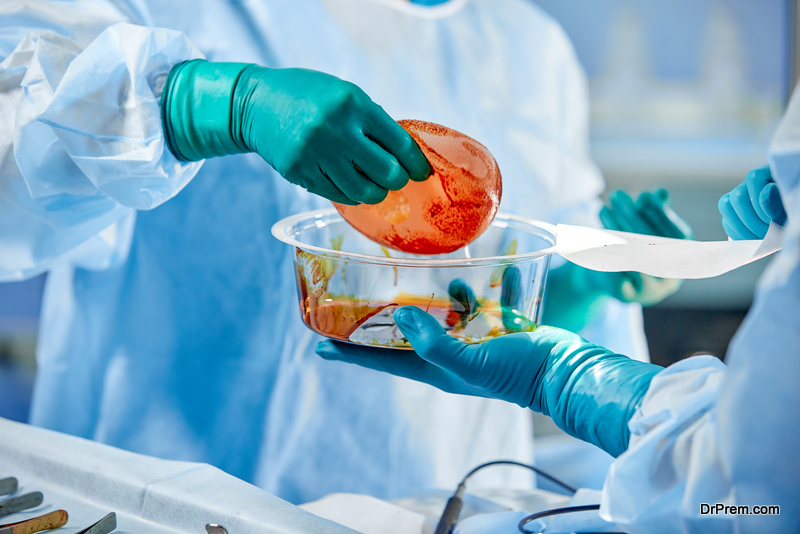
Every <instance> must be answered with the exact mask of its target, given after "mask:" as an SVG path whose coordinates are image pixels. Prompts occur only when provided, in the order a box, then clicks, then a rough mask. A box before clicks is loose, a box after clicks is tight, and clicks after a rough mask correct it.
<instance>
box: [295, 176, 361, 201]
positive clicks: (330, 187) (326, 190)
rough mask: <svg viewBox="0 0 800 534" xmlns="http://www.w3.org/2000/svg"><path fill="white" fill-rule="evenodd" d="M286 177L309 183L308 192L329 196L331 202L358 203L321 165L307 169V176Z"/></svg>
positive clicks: (297, 181) (301, 182)
mask: <svg viewBox="0 0 800 534" xmlns="http://www.w3.org/2000/svg"><path fill="white" fill-rule="evenodd" d="M286 178H287V179H288V180H289V181H290V182H292V183H295V184H308V185H307V186H306V190H308V192H310V193H314V194H315V195H319V196H321V197H324V198H327V199H328V200H330V201H331V202H336V203H339V204H346V205H348V206H355V205H357V204H358V202H357V201H355V200H353V199H351V198H350V197H348V196H347V195H346V194H344V192H342V190H341V189H339V188H338V187H337V186H336V184H334V183H333V181H332V180H331V179H330V178H329V177H328V175H327V174H325V171H324V170H322V168H321V167H319V166H318V167H317V168H316V169H314V170H307V171H306V176H303V177H298V176H287V177H286Z"/></svg>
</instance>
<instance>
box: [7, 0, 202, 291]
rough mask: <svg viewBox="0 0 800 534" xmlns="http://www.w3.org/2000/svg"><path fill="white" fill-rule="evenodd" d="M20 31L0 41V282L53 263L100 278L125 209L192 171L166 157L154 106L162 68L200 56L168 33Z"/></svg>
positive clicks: (127, 217)
mask: <svg viewBox="0 0 800 534" xmlns="http://www.w3.org/2000/svg"><path fill="white" fill-rule="evenodd" d="M53 9H60V7H58V6H55V7H54V8H53ZM72 15H73V16H75V17H80V16H84V15H81V14H80V13H72ZM42 16H43V17H44V16H45V15H42ZM85 17H90V15H89V14H88V13H87V14H86V15H85ZM7 20H8V19H7ZM12 20H13V19H12ZM18 20H20V21H21V22H20V27H18V28H15V29H16V31H7V32H0V52H2V53H7V51H10V52H8V53H7V55H5V57H3V59H2V62H1V63H0V117H1V119H0V120H2V128H0V168H1V169H2V172H0V281H4V280H19V279H24V278H28V277H31V276H34V275H36V274H39V273H41V272H44V271H46V270H48V269H49V268H50V267H52V266H53V265H54V264H56V263H58V262H61V261H71V262H73V263H75V264H76V265H80V266H83V267H89V268H98V269H99V268H104V267H108V266H109V265H111V264H113V263H114V262H115V261H118V260H119V259H121V258H123V257H124V256H125V255H126V254H127V247H128V246H129V242H130V235H131V232H132V228H133V222H134V220H135V210H147V209H151V208H154V207H156V206H158V205H160V204H162V203H163V202H165V201H166V200H168V199H170V198H172V197H173V196H174V195H176V194H177V193H178V192H179V191H180V190H181V189H182V188H183V187H184V186H185V185H186V184H187V183H188V182H189V180H191V178H192V177H193V176H194V175H195V174H196V172H197V170H198V169H199V167H200V165H201V163H200V162H198V163H186V162H180V161H178V160H177V159H176V158H175V157H174V156H173V155H172V154H171V153H170V151H169V149H168V148H167V146H166V143H165V141H164V131H163V128H162V122H161V102H160V100H161V91H162V89H163V86H164V81H165V79H166V77H167V75H168V73H169V71H170V69H171V67H172V66H173V65H175V64H176V63H178V62H181V61H184V60H187V59H192V58H198V57H201V54H200V52H199V51H198V50H197V49H196V48H195V47H194V46H193V45H192V44H191V43H190V42H189V41H188V39H187V38H186V37H185V36H184V35H183V34H182V33H180V32H176V31H172V30H167V29H157V28H148V27H144V26H136V25H133V24H128V23H117V24H111V25H108V26H101V27H100V28H98V29H97V33H96V34H95V35H91V28H90V27H87V25H86V24H83V25H82V26H81V28H79V29H76V30H75V31H72V29H71V28H65V27H64V26H63V25H61V26H58V27H57V29H59V31H60V33H59V31H53V30H52V29H51V30H41V29H36V26H37V25H36V24H34V25H33V29H30V28H27V31H23V30H26V26H30V19H28V18H25V17H18ZM67 20H70V19H69V18H67ZM74 20H76V21H82V19H80V18H75V19H74ZM54 24H55V23H53V24H51V23H49V22H48V21H46V20H44V21H43V22H42V23H41V24H40V25H38V26H39V27H41V28H51V27H53V26H54ZM75 24H76V25H77V24H82V22H75ZM20 34H23V36H22V38H21V40H20V37H19V35H20ZM87 34H90V35H89V36H88V37H87ZM65 35H70V37H66V36H65ZM15 41H16V42H15Z"/></svg>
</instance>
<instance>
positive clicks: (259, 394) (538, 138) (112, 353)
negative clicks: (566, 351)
mask: <svg viewBox="0 0 800 534" xmlns="http://www.w3.org/2000/svg"><path fill="white" fill-rule="evenodd" d="M2 12H5V13H4V14H3V15H2V17H0V20H2V23H1V24H2V26H3V31H2V32H0V58H2V59H3V61H2V63H0V116H2V121H3V125H4V128H2V129H0V162H1V163H0V164H1V165H2V181H1V182H0V280H14V279H22V278H25V277H29V276H33V275H35V274H38V273H40V272H43V271H49V276H48V280H47V286H46V290H45V295H44V302H43V312H42V318H41V325H40V335H39V347H38V356H37V358H38V371H37V378H36V387H35V393H34V399H33V407H32V416H31V420H32V423H34V424H36V425H41V426H45V427H48V428H52V429H55V430H59V431H63V432H67V433H71V434H75V435H79V436H84V437H87V438H91V439H95V440H99V441H102V442H105V443H109V444H111V445H115V446H118V447H122V448H125V449H129V450H132V451H137V452H142V453H146V454H150V455H155V456H161V457H165V458H171V459H183V460H192V461H200V462H208V463H211V464H213V465H216V466H218V467H220V468H222V469H224V470H226V471H227V472H229V473H231V474H233V475H236V476H238V477H241V478H243V479H245V480H248V481H251V482H253V483H255V484H258V485H259V486H261V487H263V488H265V489H266V490H268V491H270V492H272V493H274V494H277V495H278V496H281V497H283V498H285V499H288V500H290V501H293V502H304V501H309V500H312V499H315V498H317V497H319V496H321V495H324V494H327V493H331V492H334V491H350V492H359V493H369V494H372V495H375V496H378V497H383V498H391V497H395V496H400V495H405V494H409V493H413V492H419V491H421V490H423V489H426V488H430V487H435V486H438V487H450V486H452V484H453V483H454V482H456V481H457V480H458V479H460V477H461V476H463V474H464V473H465V471H466V470H467V469H469V468H471V467H472V466H474V465H475V464H476V463H478V462H481V461H484V460H489V459H494V458H498V457H503V458H515V459H518V460H527V461H529V460H530V459H531V457H532V432H531V421H530V418H529V414H528V413H527V412H526V411H525V410H522V409H519V408H517V407H515V406H507V405H504V404H503V403H501V402H499V401H493V400H486V399H477V398H466V397H453V396H449V395H446V394H444V393H441V392H438V391H435V390H433V388H429V387H427V386H424V385H421V384H415V383H412V382H410V381H406V380H403V379H398V378H393V377H390V376H388V375H382V374H379V373H375V372H372V371H369V370H366V369H361V368H358V367H355V366H348V365H342V364H339V363H336V362H327V361H324V360H322V359H320V358H318V357H317V356H316V355H315V354H314V352H313V348H314V346H315V344H316V342H317V341H318V339H319V338H318V337H317V336H316V335H314V334H312V333H311V332H310V331H308V330H307V329H306V328H305V327H304V325H303V324H302V322H301V320H300V315H299V313H298V303H297V296H296V292H295V282H294V276H293V271H292V251H291V250H290V248H289V247H287V246H285V245H283V244H281V243H279V242H278V241H276V240H275V239H273V238H272V237H271V235H270V227H271V226H272V225H273V224H274V223H275V222H276V221H278V220H280V219H281V218H283V217H285V216H287V215H291V214H296V213H298V212H301V211H305V210H309V209H314V208H318V207H323V206H325V205H326V202H325V201H324V200H323V199H320V198H315V197H313V196H312V195H310V194H308V193H306V192H305V191H303V190H301V189H300V188H298V187H296V186H293V185H291V184H289V183H287V182H286V181H284V180H283V179H282V178H281V177H280V176H278V175H277V174H276V173H275V172H274V171H273V170H272V169H271V168H270V167H269V166H268V165H267V164H266V163H264V162H263V161H261V160H260V159H259V158H258V157H257V156H255V155H253V154H249V155H237V156H230V157H224V158H217V159H213V160H208V161H205V162H197V163H183V162H179V161H177V160H176V159H175V158H174V157H173V156H172V154H170V152H169V150H168V149H166V148H165V143H164V134H163V130H162V127H161V120H160V97H161V91H162V88H163V84H164V79H165V77H166V75H167V73H168V72H169V69H170V68H171V67H172V66H173V65H175V64H176V63H178V62H180V61H183V60H186V59H190V58H196V57H206V58H207V59H209V60H211V61H240V62H255V63H259V64H262V65H267V66H274V67H306V68H311V69H317V70H321V71H325V72H329V73H331V74H334V75H337V76H339V77H342V78H344V79H347V80H349V81H352V82H354V83H356V84H357V85H359V86H360V87H362V88H363V89H364V90H365V91H366V92H367V94H369V95H370V96H371V97H372V98H373V100H375V101H376V102H378V103H380V104H381V105H382V106H383V107H384V109H386V111H387V112H388V113H389V114H390V115H391V116H393V117H395V118H396V119H401V118H418V119H424V120H429V121H434V122H438V123H442V124H446V125H448V126H450V127H453V128H455V129H457V130H460V131H463V132H464V133H466V134H468V135H471V136H473V137H475V138H476V139H479V140H480V141H481V142H482V143H484V144H486V145H487V146H488V147H489V149H490V150H491V151H492V152H493V153H494V155H495V156H496V158H497V161H498V163H499V165H500V167H501V169H502V172H503V179H504V183H503V188H504V199H503V204H502V205H501V209H503V210H504V211H509V212H513V213H517V214H520V215H525V216H529V217H532V218H536V219H541V220H546V221H549V222H553V223H557V222H569V223H574V224H597V215H596V214H597V212H598V210H599V206H600V204H599V200H598V195H599V194H600V192H601V191H602V189H603V181H602V177H601V176H600V174H599V172H598V171H597V169H596V168H595V166H594V165H593V163H592V162H591V160H590V157H589V152H588V141H587V139H588V135H587V123H588V101H587V91H586V80H585V76H584V74H583V72H582V70H581V68H580V66H579V65H578V63H577V60H576V58H575V54H574V51H573V49H572V47H571V46H570V44H569V42H568V40H567V39H566V37H565V36H564V34H563V32H562V30H561V29H560V28H559V26H558V25H557V24H555V23H554V22H553V21H552V20H550V19H549V18H547V16H545V15H544V14H543V13H542V12H540V11H539V10H538V9H537V8H536V7H535V6H533V5H532V4H530V3H529V2H527V1H525V0H507V1H504V2H496V1H494V0H451V1H449V2H446V3H444V4H440V5H438V6H432V7H423V6H414V5H411V4H408V3H406V2H401V1H397V0H264V1H260V2H256V1H239V0H192V1H189V0H171V1H167V2H164V1H162V2H156V1H155V0H153V1H149V0H127V1H115V2H112V1H108V0H73V1H53V2H46V1H42V2H39V3H36V4H33V3H31V4H25V3H23V4H20V5H18V4H16V3H14V4H12V5H5V4H4V5H0V13H2ZM606 312H607V313H605V314H603V315H602V317H600V318H599V319H598V320H597V322H596V323H595V324H594V325H590V327H589V328H588V329H587V331H586V332H588V333H585V335H586V337H588V338H590V339H592V341H595V342H598V343H602V344H604V345H607V346H610V347H612V348H614V349H615V350H617V351H620V352H624V353H628V354H631V353H633V352H634V351H635V348H636V347H635V345H636V344H637V343H638V344H639V345H638V348H641V339H642V331H641V311H640V309H639V308H637V307H636V306H628V305H621V304H619V303H609V304H608V308H607V310H606ZM502 476H503V477H506V476H508V475H505V474H504V475H502ZM512 476H522V477H524V478H525V480H527V475H524V474H523V475H512ZM489 478H491V477H489ZM489 482H490V483H494V484H500V483H506V482H508V479H498V478H495V479H493V480H489Z"/></svg>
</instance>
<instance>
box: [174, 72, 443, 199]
mask: <svg viewBox="0 0 800 534" xmlns="http://www.w3.org/2000/svg"><path fill="white" fill-rule="evenodd" d="M162 119H163V122H164V129H165V132H166V137H167V143H168V145H169V148H170V150H171V151H172V152H173V154H175V156H176V157H177V158H178V159H181V160H185V161H197V160H201V159H204V158H210V157H214V156H224V155H228V154H240V153H243V152H257V153H258V154H259V155H260V156H261V157H262V158H264V160H265V161H266V162H267V163H269V164H270V165H271V166H272V167H273V168H274V169H275V170H276V171H278V172H279V173H280V174H281V176H283V177H284V178H286V179H287V180H288V181H289V182H292V183H293V184H297V185H299V186H301V187H304V188H305V189H307V190H308V191H310V192H312V193H315V194H317V195H321V196H323V197H325V198H327V199H329V200H332V201H334V202H339V203H341V204H350V205H353V204H358V203H360V202H363V203H366V204H377V203H378V202H380V201H381V200H383V199H384V198H386V195H387V194H388V192H389V190H393V191H395V190H398V189H401V188H402V187H403V186H404V185H405V184H406V183H407V182H408V180H409V179H411V180H415V181H422V180H425V179H426V178H427V177H428V176H430V173H431V168H430V165H429V164H428V161H427V160H426V159H425V156H424V155H423V154H422V152H421V151H420V149H419V147H418V146H417V144H416V143H415V142H414V140H413V139H412V138H411V136H410V135H408V133H406V131H405V130H403V128H402V127H401V126H400V125H399V124H397V123H396V122H395V121H394V120H392V118H391V117H389V115H387V114H386V112H385V111H383V109H382V108H381V107H380V106H378V105H377V104H375V103H374V102H373V101H372V100H370V98H369V97H368V96H367V95H366V94H365V93H364V92H363V91H362V90H361V89H359V88H358V87H357V86H355V85H353V84H352V83H349V82H345V81H343V80H340V79H339V78H336V77H334V76H330V75H328V74H324V73H322V72H316V71H312V70H306V69H272V68H266V67H260V66H258V65H253V64H247V63H210V62H208V61H205V60H201V59H197V60H192V61H185V62H183V63H179V64H177V65H175V66H174V67H173V68H172V70H171V71H170V73H169V76H168V78H167V82H166V84H165V86H164V93H163V97H162Z"/></svg>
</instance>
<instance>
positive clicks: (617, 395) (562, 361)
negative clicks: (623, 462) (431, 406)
mask: <svg viewBox="0 0 800 534" xmlns="http://www.w3.org/2000/svg"><path fill="white" fill-rule="evenodd" d="M394 320H395V322H396V323H397V325H398V326H399V327H400V329H401V330H402V331H403V334H404V335H405V336H406V337H407V338H408V340H409V342H411V345H412V346H413V347H414V352H412V351H399V350H395V349H381V348H375V347H365V346H362V345H352V344H348V343H340V342H336V341H330V340H328V341H323V342H321V343H319V344H318V345H317V349H316V350H317V354H319V355H320V356H322V357H323V358H325V359H328V360H340V361H344V362H348V363H354V364H357V365H361V366H363V367H369V368H371V369H376V370H378V371H383V372H387V373H391V374H393V375H397V376H402V377H405V378H410V379H412V380H417V381H419V382H425V383H427V384H430V385H432V386H435V387H437V388H439V389H441V390H444V391H447V392H450V393H458V394H462V395H474V396H479V397H490V398H496V399H502V400H505V401H508V402H513V403H514V404H518V405H520V406H522V407H527V408H530V409H532V410H534V411H537V412H541V413H543V414H545V415H549V416H550V417H552V418H553V421H554V422H555V423H556V424H557V425H558V426H559V428H561V429H562V430H564V431H565V432H567V433H568V434H570V435H572V436H575V437H577V438H579V439H582V440H584V441H588V442H590V443H594V444H595V445H597V446H598V447H600V448H602V449H603V450H605V451H607V452H608V453H609V454H611V455H613V456H617V455H619V454H621V453H622V452H624V451H625V450H626V449H627V448H628V439H629V437H630V431H629V430H628V421H629V420H630V418H631V417H632V416H633V414H634V412H635V411H636V409H637V408H638V407H639V406H640V404H641V401H642V399H643V398H644V395H645V393H647V389H648V388H649V386H650V381H651V380H652V378H653V376H655V375H656V374H657V373H658V372H659V371H661V369H662V368H661V367H659V366H657V365H652V364H649V363H642V362H637V361H635V360H631V359H630V358H628V357H627V356H621V355H619V354H614V353H612V352H610V351H608V350H606V349H604V348H603V347H600V346H598V345H593V344H591V343H588V342H587V341H585V340H583V339H581V337H580V336H578V335H576V334H573V333H571V332H567V331H565V330H561V329H558V328H551V327H540V328H537V329H536V330H535V331H534V332H526V333H517V334H508V335H505V336H500V337H498V338H494V339H491V340H489V341H485V342H483V343H478V344H466V343H464V342H462V341H459V340H457V339H456V338H454V337H453V336H451V335H450V334H448V333H447V332H446V331H445V330H444V329H443V328H442V327H441V326H440V325H439V323H438V322H437V321H436V319H435V318H434V317H432V316H431V315H429V314H427V313H425V312H424V311H422V310H420V309H419V308H414V307H410V306H409V307H404V308H400V309H398V310H397V311H395V312H394Z"/></svg>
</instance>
